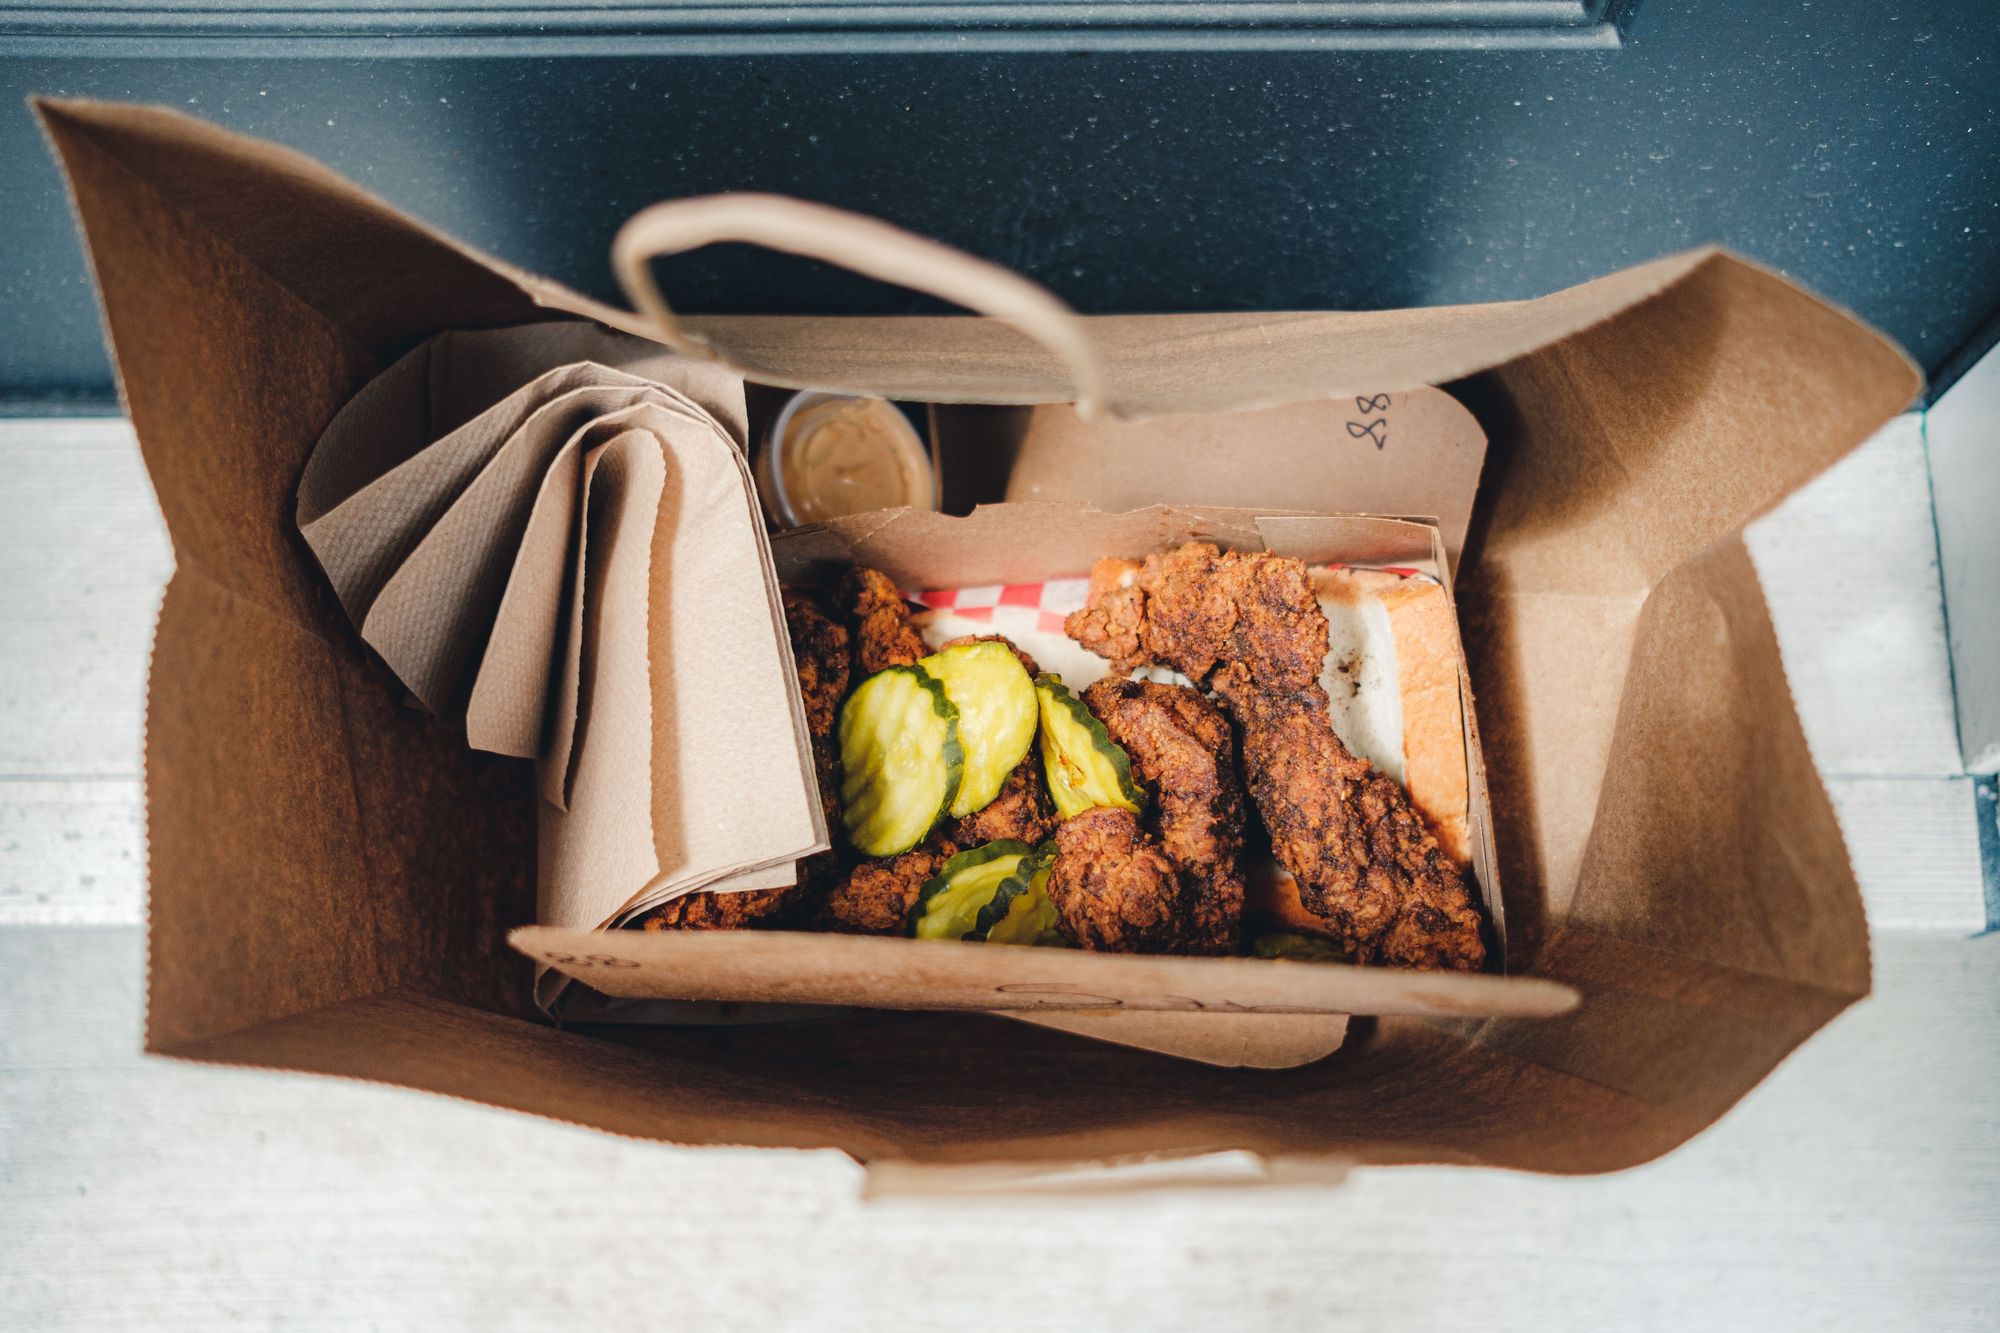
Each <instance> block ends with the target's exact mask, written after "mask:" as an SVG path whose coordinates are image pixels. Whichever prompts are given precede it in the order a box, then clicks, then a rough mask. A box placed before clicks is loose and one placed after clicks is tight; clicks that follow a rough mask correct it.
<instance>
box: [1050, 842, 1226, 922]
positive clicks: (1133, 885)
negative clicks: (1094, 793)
mask: <svg viewBox="0 0 2000 1333" xmlns="http://www.w3.org/2000/svg"><path fill="white" fill-rule="evenodd" d="M1048 892H1049V902H1050V903H1051V904H1053V905H1054V907H1055V909H1056V928H1057V929H1058V930H1060V931H1061V932H1062V934H1063V936H1064V938H1066V939H1068V940H1069V941H1070V942H1071V943H1073V944H1075V945H1077V946H1079V947H1080V948H1084V949H1093V950H1096V951H1098V952H1101V953H1203V952H1209V949H1208V948H1207V946H1208V945H1209V943H1210V941H1209V939H1208V937H1207V936H1206V935H1205V934H1203V933H1202V931H1201V929H1200V928H1199V927H1198V926H1197V925H1196V916H1197V914H1196V912H1195V910H1194V904H1193V902H1192V899H1193V897H1194V895H1193V894H1192V893H1191V892H1190V891H1189V889H1188V886H1187V884H1186V883H1185V881H1184V880H1183V878H1182V876H1181V874H1180V872H1179V871H1177V870H1175V869H1174V863H1173V862H1172V861H1170V860H1168V859H1167V854H1166V852H1164V851H1163V850H1161V848H1160V844H1159V842H1158V841H1157V840H1156V839H1155V838H1154V837H1153V836H1152V834H1150V833H1147V832H1146V831H1145V830H1144V829H1142V828H1140V827H1139V819H1138V816H1136V815H1134V814H1133V813H1132V812H1131V811H1130V810H1126V809H1123V808H1121V807H1117V806H1109V805H1101V806H1098V807H1097V808H1096V809H1094V810H1086V811H1084V812H1083V813H1082V814H1080V815H1076V816H1074V817H1072V818H1070V819H1065V820H1064V821H1063V822H1062V825H1061V826H1060V827H1059V828H1057V829H1056V860H1055V864H1054V865H1053V866H1052V867H1051V868H1050V870H1049V886H1048Z"/></svg>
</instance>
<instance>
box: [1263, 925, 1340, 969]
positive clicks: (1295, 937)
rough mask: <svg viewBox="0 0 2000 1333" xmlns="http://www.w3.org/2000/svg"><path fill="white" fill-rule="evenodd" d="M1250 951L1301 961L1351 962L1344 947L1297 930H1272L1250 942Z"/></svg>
mask: <svg viewBox="0 0 2000 1333" xmlns="http://www.w3.org/2000/svg"><path fill="white" fill-rule="evenodd" d="M1250 952H1251V953H1252V954H1253V955H1254V956H1256V957H1258V958H1290V959H1294V960H1296V961H1298V962H1302V963H1351V962H1353V961H1354V959H1353V958H1352V957H1351V956H1350V955H1349V954H1348V952H1347V951H1346V950H1345V949H1342V948H1341V947H1340V946H1339V945H1338V944H1336V943H1334V942H1333V941H1332V940H1330V939H1328V938H1326V936H1324V935H1308V934H1306V933H1305V932H1304V931H1299V930H1274V931H1270V932H1268V933H1266V934H1263V935H1259V936H1258V937H1257V938H1256V939H1255V940H1253V941H1252V942H1251V945H1250Z"/></svg>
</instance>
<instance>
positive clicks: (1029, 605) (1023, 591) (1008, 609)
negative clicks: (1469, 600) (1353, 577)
mask: <svg viewBox="0 0 2000 1333" xmlns="http://www.w3.org/2000/svg"><path fill="white" fill-rule="evenodd" d="M1314 568H1315V569H1320V568H1324V569H1343V568H1347V566H1344V565H1340V564H1331V563H1330V564H1327V565H1323V566H1321V565H1315V566H1314ZM1354 568H1357V569H1359V568H1379V569H1381V571H1382V572H1383V573H1384V574H1395V575H1397V576H1399V577H1402V578H1414V577H1427V576H1425V575H1424V574H1423V571H1422V570H1417V569H1406V568H1403V567H1401V566H1396V565H1384V566H1360V565H1357V566H1354ZM1089 597H1090V580H1089V579H1088V578H1078V579H1047V580H1045V581H1043V582H1041V583H995V584H988V585H987V586H985V587H983V588H939V589H935V590H933V591H930V592H920V593H918V594H916V596H915V598H914V599H913V600H914V601H916V602H917V603H918V604H919V605H920V606H925V607H929V608H931V609H932V610H935V611H949V612H951V613H952V614H953V615H955V616H958V617H959V618H960V619H963V620H971V621H975V622H977V623H979V624H982V625H991V626H992V627H993V633H995V634H1006V635H1009V636H1011V635H1013V634H1020V633H1042V634H1061V633H1062V632H1063V620H1064V618H1065V617H1067V616H1068V615H1069V613H1070V612H1072V611H1081V610H1082V609H1083V604H1084V602H1085V601H1087V600H1088V599H1089Z"/></svg>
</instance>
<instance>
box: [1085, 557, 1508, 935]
mask: <svg viewBox="0 0 2000 1333" xmlns="http://www.w3.org/2000/svg"><path fill="white" fill-rule="evenodd" d="M1065 628H1066V629H1067V630H1068V631H1069V634H1070V637H1072V638H1074V639H1075V640H1076V641H1077V642H1078V643H1080V644H1082V645H1083V646H1084V647H1086V648H1089V649H1091V650H1092V651H1093V652H1096V653H1098V654H1099V655H1101V656H1107V657H1110V658H1112V660H1113V664H1114V666H1116V667H1118V668H1119V669H1121V670H1129V669H1131V668H1132V667H1136V666H1142V665H1154V664H1159V665H1165V666H1170V667H1173V668H1174V669H1175V670H1177V671H1179V672H1180V673H1181V674H1182V675H1184V676H1187V677H1188V678H1189V679H1191V680H1193V681H1195V682H1196V683H1197V684H1207V685H1209V686H1211V687H1212V688H1213V689H1214V690H1215V691H1216V693H1218V694H1219V695H1221V696H1222V700H1223V702H1224V704H1225V705H1227V707H1228V709H1229V712H1230V714H1231V716H1232V717H1234V719H1235V721H1236V725H1237V727H1238V729H1239V730H1240V732H1241V735H1242V748H1243V768H1244V772H1245V775H1246V777H1247V778H1248V783H1247V785H1248V787H1249V792H1250V797H1251V799H1252V801H1253V802H1254V803H1255V804H1256V806H1257V810H1258V813H1259V814H1261V815H1262V816H1263V818H1264V823H1265V824H1266V825H1267V826H1268V827H1269V829H1270V831H1271V841H1272V847H1273V850H1274V851H1275V852H1276V854H1277V858H1278V860H1279V862H1280V863H1281V864H1282V865H1283V866H1284V867H1285V869H1287V870H1289V871H1290V872H1291V873H1292V875H1293V876H1294V878H1296V879H1297V881H1298V892H1299V900H1300V902H1301V903H1302V904H1303V905H1304V907H1305V909H1306V910H1307V911H1309V912H1311V913H1312V914H1313V915H1314V916H1315V917H1317V918H1319V919H1320V920H1322V921H1323V922H1324V923H1325V931H1326V933H1327V934H1328V935H1330V936H1331V937H1332V938H1334V939H1335V940H1336V941H1338V942H1339V943H1341V944H1342V945H1343V946H1344V947H1345V948H1347V949H1348V950H1349V951H1351V952H1352V953H1353V954H1354V956H1355V957H1356V958H1357V959H1358V960H1360V961H1362V962H1381V963H1389V964H1393V965H1396V966H1402V967H1430V968H1453V969H1458V970H1465V971H1471V970H1474V969H1477V968H1478V967H1480V966H1481V965H1482V964H1483V962H1484V961H1485V945H1484V943H1483V942H1482V940H1481V937H1480V930H1479V925H1480V923H1479V912H1478V909H1477V908H1475V907H1474V906H1473V904H1472V900H1471V896H1470V895H1469V894H1468V893H1467V892H1466V887H1465V880H1464V877H1463V875H1462V874H1460V872H1459V870H1458V868H1457V866H1455V865H1453V864H1452V863H1451V861H1450V859H1449V858H1448V857H1446V856H1444V855H1443V854H1442V853H1441V852H1440V851H1439V850H1438V845H1437V839H1436V838H1435V836H1433V835H1432V833H1431V831H1430V829H1429V828H1428V827H1427V826H1426V825H1425V823H1424V821H1423V818H1422V816H1420V815H1418V814H1417V812H1416V811H1415V810H1414V809H1413V808H1412V807H1411V805H1410V800H1409V796H1408V795H1407V794H1406V793H1405V792H1404V791H1403V789H1402V788H1401V787H1399V786H1397V785H1396V784H1395V783H1394V782H1392V781H1390V780H1389V779H1387V778H1383V777H1381V776H1380V775H1378V774H1376V773H1375V772H1374V770H1373V769H1371V768H1370V767H1369V766H1368V764H1367V763H1366V762H1365V761H1364V760H1361V759H1357V758H1355V756H1354V755H1353V754H1352V753H1350V752H1349V751H1348V749H1347V747H1346V746H1345V745H1343V744H1341V741H1340V737H1339V736H1337V735H1336V734H1335V733H1334V730H1333V720H1332V717H1331V715H1330V713H1329V711H1328V703H1327V697H1326V691H1325V690H1323V689H1322V688H1321V687H1320V683H1319V676H1320V669H1321V666H1322V664H1323V663H1324V661H1325V659H1326V653H1327V624H1326V616H1325V614H1324V613H1323V612H1322V611H1321V610H1320V608H1319V601H1318V599H1317V598H1316V597H1315V596H1314V594H1313V589H1312V584H1311V581H1310V580H1309V579H1308V578H1307V576H1306V567H1305V562H1304V561H1302V560H1295V559H1291V558H1289V557H1285V556H1276V555H1272V554H1270V553H1268V552H1243V553H1238V552H1223V551H1219V550H1217V549H1216V548H1215V547H1214V546H1211V545H1208V544H1207V543H1204V542H1190V543H1188V544H1187V545H1185V546H1181V547H1179V548H1177V549H1176V550H1173V551H1168V552H1166V553H1165V554H1162V555H1155V556H1151V557H1149V558H1148V559H1147V561H1146V563H1145V564H1144V565H1142V566H1141V567H1140V569H1139V571H1138V573H1137V574H1136V575H1135V576H1132V577H1131V579H1130V581H1129V583H1128V582H1126V580H1125V579H1124V578H1123V577H1122V576H1121V577H1118V578H1106V579H1104V580H1093V584H1092V601H1091V603H1090V604H1089V605H1087V606H1086V607H1085V608H1084V609H1083V610H1082V611H1078V612H1076V613H1075V614H1073V615H1071V616H1070V617H1069V620H1068V623H1067V624H1066V626H1065Z"/></svg>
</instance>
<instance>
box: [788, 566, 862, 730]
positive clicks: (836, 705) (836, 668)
mask: <svg viewBox="0 0 2000 1333" xmlns="http://www.w3.org/2000/svg"><path fill="white" fill-rule="evenodd" d="M783 591H784V599H785V628H786V630H787V631H789V632H790V634H791V639H792V665H793V666H794V667H796V668H797V669H798V673H799V695H800V697H801V698H803V699H804V700H805V705H806V730H807V731H808V732H810V733H811V734H812V737H813V739H814V740H819V739H821V738H823V737H829V736H832V735H833V719H834V714H836V713H837V712H839V711H840V700H841V698H842V696H844V695H845V694H846V693H847V678H848V676H849V675H850V674H851V667H852V663H853V657H854V655H853V653H852V652H851V651H850V650H849V638H848V633H847V627H846V626H845V625H842V624H840V623H838V622H836V621H835V620H833V619H832V618H830V617H829V616H828V615H827V614H826V613H825V612H824V611H821V610H820V609H819V607H818V606H816V605H815V604H814V603H813V601H812V599H811V598H810V597H808V596H806V595H805V594H804V593H802V592H799V591H798V590H796V589H793V588H786V589H784V590H783Z"/></svg>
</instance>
